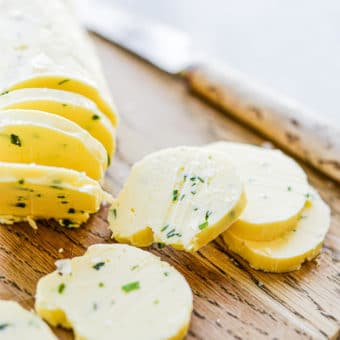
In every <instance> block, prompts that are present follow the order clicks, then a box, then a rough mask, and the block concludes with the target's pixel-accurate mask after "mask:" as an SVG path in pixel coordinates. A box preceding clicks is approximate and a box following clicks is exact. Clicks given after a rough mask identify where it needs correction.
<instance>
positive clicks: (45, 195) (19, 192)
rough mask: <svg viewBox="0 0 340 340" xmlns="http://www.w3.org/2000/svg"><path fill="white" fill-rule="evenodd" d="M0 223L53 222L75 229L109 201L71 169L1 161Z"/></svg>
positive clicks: (95, 186) (92, 183)
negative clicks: (102, 204)
mask: <svg viewBox="0 0 340 340" xmlns="http://www.w3.org/2000/svg"><path fill="white" fill-rule="evenodd" d="M0 192H1V195H0V223H5V224H12V223H14V222H19V221H27V222H29V223H30V224H31V225H32V226H33V227H34V226H35V222H34V221H35V220H38V219H55V220H57V221H58V222H59V223H60V224H61V225H64V226H66V227H78V226H79V225H80V224H82V223H84V222H86V221H87V220H88V218H89V214H92V213H95V212H97V211H98V210H99V208H100V204H101V203H102V202H103V203H111V202H112V198H111V196H110V195H109V194H107V193H106V192H104V191H103V190H102V189H101V187H100V185H99V184H98V182H96V181H94V180H92V179H90V178H88V177H86V176H85V174H83V173H79V172H76V171H73V170H69V169H64V168H56V167H48V166H41V165H34V164H16V163H4V162H0Z"/></svg>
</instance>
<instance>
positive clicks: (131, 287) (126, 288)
mask: <svg viewBox="0 0 340 340" xmlns="http://www.w3.org/2000/svg"><path fill="white" fill-rule="evenodd" d="M139 288H140V284H139V281H134V282H130V283H127V284H126V285H124V286H122V290H123V291H124V292H125V293H130V292H132V291H133V290H136V289H139Z"/></svg>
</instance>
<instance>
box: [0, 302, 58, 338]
mask: <svg viewBox="0 0 340 340" xmlns="http://www.w3.org/2000/svg"><path fill="white" fill-rule="evenodd" d="M0 320H1V321H0V338H1V339H2V340H20V339H25V340H57V337H56V336H55V335H54V334H53V333H52V331H51V330H50V329H49V328H48V326H47V325H46V324H45V322H44V321H42V320H41V319H40V318H39V317H38V316H37V315H36V314H34V313H32V312H29V311H28V310H26V309H24V308H22V307H21V306H20V305H19V304H18V303H17V302H14V301H9V300H0Z"/></svg>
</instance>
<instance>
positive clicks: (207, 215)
mask: <svg viewBox="0 0 340 340" xmlns="http://www.w3.org/2000/svg"><path fill="white" fill-rule="evenodd" d="M211 214H212V211H209V210H207V212H206V213H205V220H206V221H208V219H209V217H210V216H211Z"/></svg>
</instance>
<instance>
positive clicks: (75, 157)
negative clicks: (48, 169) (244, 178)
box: [0, 110, 108, 180]
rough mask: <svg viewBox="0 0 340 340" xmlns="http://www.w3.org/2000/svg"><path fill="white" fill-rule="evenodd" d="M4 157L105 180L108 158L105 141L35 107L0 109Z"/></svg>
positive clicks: (0, 148)
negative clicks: (75, 171)
mask: <svg viewBox="0 0 340 340" xmlns="http://www.w3.org/2000/svg"><path fill="white" fill-rule="evenodd" d="M0 160H1V161H3V162H14V163H36V164H40V165H50V166H57V167H64V168H68V169H73V170H77V171H81V172H82V171H84V172H85V173H86V174H87V176H89V177H91V178H93V179H96V180H102V178H103V177H104V173H105V169H106V167H107V163H108V159H107V153H106V151H105V149H104V147H103V145H102V144H101V143H99V142H98V141H97V140H96V139H95V138H93V137H92V136H91V135H90V134H89V133H88V132H86V131H85V130H84V129H82V128H80V127H79V126H78V125H77V124H75V123H73V122H71V121H69V120H68V119H65V118H62V117H59V116H57V115H53V114H50V113H46V112H42V111H34V110H4V111H0Z"/></svg>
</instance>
